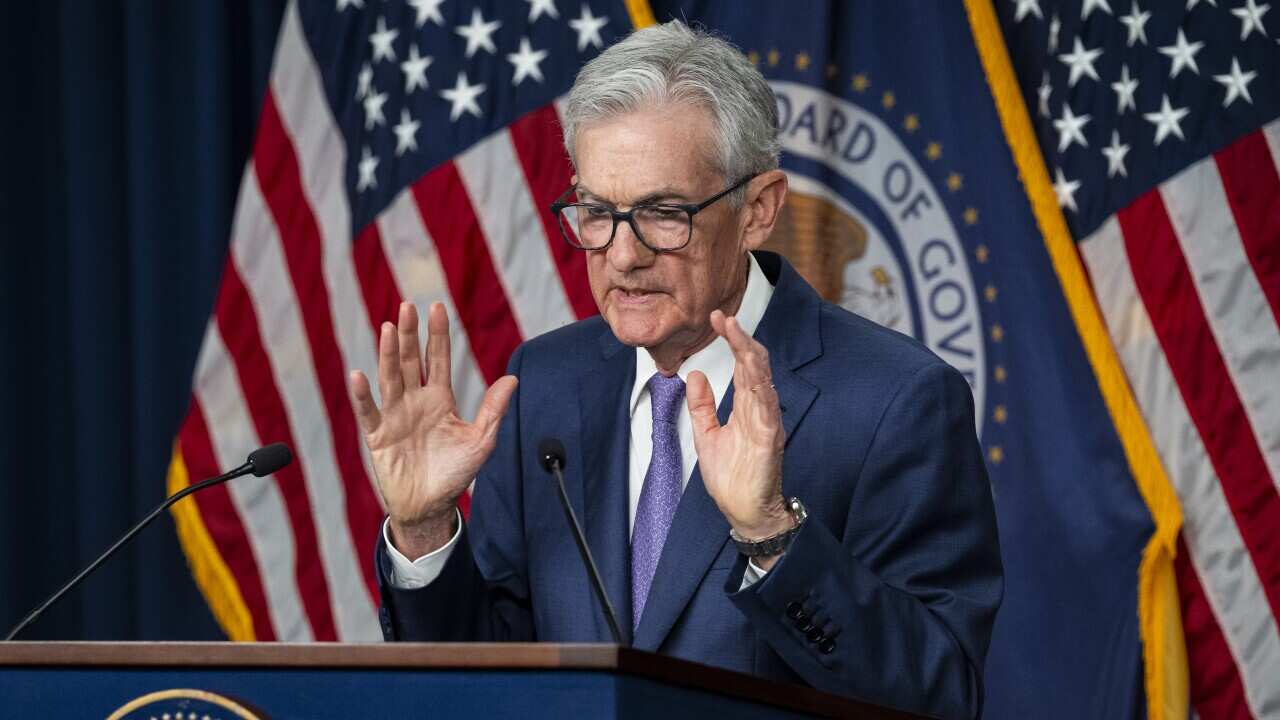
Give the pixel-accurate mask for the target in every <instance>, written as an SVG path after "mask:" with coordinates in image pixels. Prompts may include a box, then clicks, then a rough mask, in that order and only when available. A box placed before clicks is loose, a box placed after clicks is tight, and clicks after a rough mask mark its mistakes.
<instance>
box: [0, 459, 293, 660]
mask: <svg viewBox="0 0 1280 720" xmlns="http://www.w3.org/2000/svg"><path fill="white" fill-rule="evenodd" d="M292 461H293V453H292V452H290V451H289V446H288V445H285V444H284V443H272V444H271V445H268V446H266V447H262V448H258V449H257V450H254V451H253V452H251V453H249V458H248V460H247V461H246V462H245V464H243V465H241V466H240V467H238V468H236V469H235V470H232V471H231V472H229V473H226V474H225V475H219V476H218V477H215V478H209V479H208V480H202V481H200V482H198V483H196V484H195V485H188V486H187V487H184V488H182V489H181V490H179V491H178V492H176V493H174V494H172V495H170V496H169V497H167V498H165V499H164V502H162V503H160V505H159V507H157V508H156V509H155V510H152V511H151V512H150V514H148V515H147V516H146V517H144V518H143V519H142V521H141V522H139V523H138V524H137V525H134V526H133V527H132V528H131V529H130V530H129V532H127V533H125V534H124V535H123V536H122V537H121V538H120V539H119V540H117V541H116V542H115V544H114V545H112V546H111V547H109V548H107V551H106V552H104V553H102V554H101V555H99V556H98V558H97V559H96V560H94V561H93V562H91V563H89V565H88V566H87V567H85V569H83V570H81V571H80V572H78V573H76V576H75V577H73V578H71V579H70V580H68V581H67V584H65V585H63V586H62V587H61V588H59V589H58V591H57V592H55V593H54V594H53V595H50V596H49V599H48V600H45V601H44V602H42V603H40V605H39V606H38V607H36V609H35V610H32V611H31V612H30V613H28V614H27V616H26V617H24V618H22V622H20V623H18V624H17V625H15V626H14V628H13V629H12V630H10V631H9V634H8V635H5V637H4V639H5V641H9V640H12V639H14V638H15V637H17V636H18V633H20V632H22V631H23V630H24V629H26V627H27V626H28V625H30V624H31V623H33V622H35V620H36V618H38V617H40V615H41V614H43V613H44V611H45V610H47V609H49V606H50V605H53V604H54V603H55V602H57V601H58V599H59V598H61V597H62V596H63V595H65V594H67V591H68V590H70V589H71V588H73V587H75V586H76V585H79V584H80V582H81V581H82V580H84V579H85V578H86V577H88V576H89V573H91V572H93V571H94V570H97V569H98V566H99V565H101V564H102V563H104V562H106V560H107V558H109V557H111V556H112V555H114V554H115V553H116V551H118V550H119V549H120V548H121V547H123V546H124V545H125V544H126V543H128V542H129V541H130V540H132V539H133V536H134V535H137V534H138V532H139V531H141V530H142V528H144V527H146V526H147V525H149V524H151V521H152V520H155V519H156V516H157V515H159V514H160V513H162V512H164V511H165V510H166V509H167V508H168V507H169V506H170V505H172V504H174V503H176V502H178V501H179V500H181V499H182V498H184V497H186V496H188V495H190V494H191V493H194V492H197V491H200V490H203V489H205V488H207V487H211V486H213V485H218V484H219V483H224V482H226V481H228V480H234V479H235V478H238V477H241V476H244V475H248V474H250V473H252V474H253V475H254V476H255V477H264V476H266V475H270V474H271V473H273V472H275V471H277V470H279V469H280V468H282V467H284V466H285V465H288V464H289V463H290V462H292Z"/></svg>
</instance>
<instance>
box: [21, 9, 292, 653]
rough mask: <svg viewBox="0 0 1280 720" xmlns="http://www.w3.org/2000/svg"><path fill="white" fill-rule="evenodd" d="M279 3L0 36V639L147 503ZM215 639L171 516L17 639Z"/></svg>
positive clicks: (181, 400)
mask: <svg viewBox="0 0 1280 720" xmlns="http://www.w3.org/2000/svg"><path fill="white" fill-rule="evenodd" d="M283 6H284V3H283V0H265V1H264V0H238V1H235V2H230V1H225V0H204V1H200V2H196V1H191V2H180V3H171V2H163V1H161V0H155V1H154V2H129V3H94V2H76V1H72V0H67V1H63V2H34V3H14V4H12V5H8V6H6V8H5V13H6V17H5V19H4V21H3V22H0V92H3V95H4V98H5V102H4V109H3V110H0V150H2V152H0V158H3V164H2V166H0V237H2V242H0V344H2V346H3V350H0V378H3V380H2V381H0V406H2V407H3V411H2V412H0V477H2V478H3V479H2V481H0V624H2V625H3V626H4V628H5V629H6V630H7V628H8V627H10V626H11V625H12V624H13V623H14V622H16V621H17V620H18V619H19V618H20V617H21V616H22V615H24V614H25V613H26V612H27V611H28V610H29V609H30V608H31V607H32V606H33V605H34V604H35V603H37V602H38V601H39V600H40V599H41V598H42V597H43V596H44V595H46V594H47V593H49V592H51V591H52V590H53V589H54V588H55V587H57V586H58V585H59V584H61V583H62V581H63V580H64V579H66V578H67V577H69V576H70V575H71V574H72V573H74V572H75V571H76V570H77V569H78V568H79V567H80V566H81V565H82V564H84V563H86V562H88V561H89V560H90V559H91V558H92V557H93V556H94V555H96V554H97V553H98V552H99V551H100V550H102V549H103V548H105V547H106V546H107V545H108V544H109V543H110V542H111V541H112V540H113V539H114V538H115V537H116V536H117V535H119V534H120V533H121V532H123V531H124V530H125V529H127V528H128V527H129V526H130V525H131V524H132V523H133V522H135V521H136V520H137V519H138V518H140V517H141V516H142V515H143V514H144V513H146V512H147V511H148V510H150V508H151V507H152V506H154V505H155V504H156V503H157V502H159V501H160V499H161V498H162V497H163V496H164V487H165V483H164V477H165V470H166V467H167V464H168V459H169V454H170V448H171V443H172V439H173V435H174V432H175V430H176V428H177V427H178V423H179V421H180V420H181V417H182V415H183V413H184V411H185V409H186V403H187V398H188V396H189V391H190V378H191V372H192V368H193V367H194V366H195V359H196V354H197V352H198V351H199V345H200V339H201V337H202V335H203V332H204V327H205V322H206V320H207V319H208V315H209V310H210V307H211V306H212V302H213V297H214V292H215V289H216V287H217V281H218V278H219V275H220V271H221V266H222V262H223V256H224V253H225V251H226V247H227V240H228V234H229V228H230V225H231V217H232V211H233V208H234V205H235V197H236V191H237V187H238V185H239V180H240V174H241V171H242V169H243V167H244V163H245V159H246V157H247V156H248V153H249V150H250V147H251V143H252V139H253V132H254V128H255V126H256V124H257V117H258V112H259V108H260V102H261V98H262V94H263V89H264V86H265V83H266V78H267V75H268V72H269V68H270V63H271V53H272V49H273V46H274V43H275V36H276V30H277V28H278V26H279V23H280V18H281V15H282V12H283ZM24 637H25V638H28V639H55V638H56V639H81V638H82V639H95V640H97V639H220V638H221V637H222V634H221V631H220V630H219V629H218V627H217V625H216V624H215V623H214V621H213V618H212V616H211V615H210V613H209V611H208V608H207V607H206V606H205V603H204V601H203V599H202V598H201V597H200V595H199V593H198V592H197V590H196V588H195V585H194V583H193V582H192V580H191V575H190V573H189V572H188V570H187V568H186V563H185V560H184V558H183V556H182V552H181V550H180V548H179V547H178V542H177V537H176V535H175V533H174V527H173V522H172V520H171V519H170V518H169V516H167V515H166V516H165V517H164V518H162V519H161V520H159V521H157V523H156V524H155V526H153V527H151V528H149V529H148V530H147V531H146V532H145V533H144V534H143V535H142V536H141V537H139V538H138V540H137V541H136V542H135V544H134V545H133V546H132V547H131V548H129V549H127V550H126V551H124V552H123V553H121V555H120V556H118V557H116V558H115V559H113V560H112V561H111V562H110V563H109V564H108V565H106V566H104V567H102V568H101V569H100V570H98V572H97V573H96V574H95V575H94V576H93V577H91V578H90V579H89V581H88V582H87V583H85V584H84V585H83V586H81V587H80V589H78V590H77V591H74V593H73V594H72V595H70V596H68V597H67V598H65V599H64V601H63V603H62V604H61V605H60V606H58V607H55V608H54V609H53V610H52V611H51V612H50V613H49V614H48V615H46V616H45V617H44V618H43V619H42V620H41V621H40V622H39V623H38V624H37V625H35V626H34V627H32V628H30V629H29V630H28V631H27V633H26V634H25V635H24Z"/></svg>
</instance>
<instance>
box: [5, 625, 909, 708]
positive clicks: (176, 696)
mask: <svg viewBox="0 0 1280 720" xmlns="http://www.w3.org/2000/svg"><path fill="white" fill-rule="evenodd" d="M0 716H2V717H15V718H17V717H22V718H27V717H30V718H48V719H55V718H111V719H112V720H116V719H117V718H119V719H121V720H133V719H134V718H147V719H150V718H156V719H157V720H160V719H163V720H215V719H216V720H229V719H237V720H243V719H254V718H264V719H266V718H269V719H270V720H283V719H285V718H307V719H308V720H311V719H315V720H322V719H324V718H343V719H344V720H345V719H346V718H394V719H396V720H401V719H407V718H513V719H516V720H534V719H536V718H555V720H568V719H569V718H655V717H656V718H661V720H676V719H677V718H711V719H712V720H749V719H755V718H798V717H813V716H817V717H839V718H868V719H871V718H875V719H880V718H885V719H888V718H893V719H895V720H897V719H900V718H913V717H915V716H913V715H908V714H905V713H900V712H896V711H893V710H887V709H884V708H878V707H875V706H872V705H867V704H864V703H859V702H854V701H852V700H848V699H845V698H841V697H837V696H834V695H829V694H826V693H822V692H818V691H816V690H813V689H811V688H805V687H798V686H792V685H783V684H779V683H771V682H767V681H763V680H758V679H755V678H751V677H748V676H746V675H742V674H739V673H735V672H730V671H728V670H722V669H719V668H713V667H707V666H705V665H698V664H695V663H690V662H685V661H682V660H677V659H674V658H669V657H664V656H661V655H654V654H652V653H646V652H641V651H638V650H632V649H630V648H622V647H617V646H614V645H552V644H546V643H519V644H479V643H464V644H451V643H430V644H428V643H394V644H381V643H379V644H361V645H341V644H308V645H287V644H275V643H245V644H240V643H84V642H15V643H7V644H0Z"/></svg>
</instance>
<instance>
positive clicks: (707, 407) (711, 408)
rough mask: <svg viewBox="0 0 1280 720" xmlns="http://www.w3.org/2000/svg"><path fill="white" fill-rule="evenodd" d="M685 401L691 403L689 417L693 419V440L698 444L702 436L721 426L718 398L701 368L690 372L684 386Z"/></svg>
mask: <svg viewBox="0 0 1280 720" xmlns="http://www.w3.org/2000/svg"><path fill="white" fill-rule="evenodd" d="M684 395H685V402H686V403H688V405H689V418H690V419H691V420H692V421H693V440H694V445H695V446H696V445H697V444H698V443H699V442H700V438H702V437H704V436H705V435H706V434H707V433H709V432H711V431H713V430H716V429H717V428H719V427H720V418H718V417H716V398H715V394H714V393H712V392H711V383H710V381H708V380H707V376H706V375H704V374H702V371H700V370H694V371H693V372H691V373H689V379H688V381H686V382H685V387H684Z"/></svg>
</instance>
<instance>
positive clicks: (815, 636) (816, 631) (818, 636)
mask: <svg viewBox="0 0 1280 720" xmlns="http://www.w3.org/2000/svg"><path fill="white" fill-rule="evenodd" d="M804 636H805V637H806V638H808V639H809V642H811V643H816V642H820V641H822V640H826V639H827V638H826V636H825V635H823V634H822V628H819V627H813V628H810V629H809V632H807V633H805V634H804Z"/></svg>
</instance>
